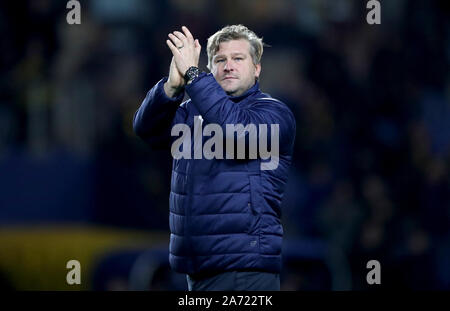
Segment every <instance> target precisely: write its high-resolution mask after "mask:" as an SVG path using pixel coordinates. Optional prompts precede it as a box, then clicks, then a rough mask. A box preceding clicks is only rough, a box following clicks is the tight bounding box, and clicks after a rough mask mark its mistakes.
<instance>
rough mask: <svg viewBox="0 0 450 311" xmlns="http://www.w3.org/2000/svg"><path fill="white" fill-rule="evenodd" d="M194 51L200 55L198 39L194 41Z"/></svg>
mask: <svg viewBox="0 0 450 311" xmlns="http://www.w3.org/2000/svg"><path fill="white" fill-rule="evenodd" d="M194 43H195V50H196V51H197V53H200V51H201V49H202V46H201V45H200V42H198V39H195V42H194Z"/></svg>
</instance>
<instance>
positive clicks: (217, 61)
mask: <svg viewBox="0 0 450 311" xmlns="http://www.w3.org/2000/svg"><path fill="white" fill-rule="evenodd" d="M223 61H224V59H223V58H220V59H216V63H222V62H223Z"/></svg>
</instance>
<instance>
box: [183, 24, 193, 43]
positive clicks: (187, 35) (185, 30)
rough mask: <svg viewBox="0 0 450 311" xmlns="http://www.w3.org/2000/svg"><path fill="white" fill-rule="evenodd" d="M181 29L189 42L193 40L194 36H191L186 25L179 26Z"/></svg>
mask: <svg viewBox="0 0 450 311" xmlns="http://www.w3.org/2000/svg"><path fill="white" fill-rule="evenodd" d="M181 29H182V30H183V32H184V34H185V35H186V38H187V39H188V40H189V41H190V42H192V41H194V37H193V36H192V34H191V32H190V31H189V29H188V28H187V27H186V26H183V27H181Z"/></svg>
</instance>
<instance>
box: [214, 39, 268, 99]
mask: <svg viewBox="0 0 450 311" xmlns="http://www.w3.org/2000/svg"><path fill="white" fill-rule="evenodd" d="M211 72H212V74H213V75H214V78H215V79H216V80H217V82H218V83H219V84H220V86H221V87H222V88H223V89H224V90H225V92H226V93H227V94H228V95H231V96H239V95H241V94H243V93H244V92H245V91H247V90H248V89H249V88H251V87H252V86H253V85H254V84H255V78H257V77H259V73H260V72H261V65H260V64H258V65H255V64H253V59H252V57H251V55H250V43H249V42H248V41H247V40H244V39H241V40H231V41H226V42H222V43H220V44H219V50H218V51H217V53H216V54H215V55H214V57H213V59H212V66H211Z"/></svg>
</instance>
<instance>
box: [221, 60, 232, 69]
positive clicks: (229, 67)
mask: <svg viewBox="0 0 450 311" xmlns="http://www.w3.org/2000/svg"><path fill="white" fill-rule="evenodd" d="M223 70H224V71H226V72H229V71H233V66H231V62H228V61H227V62H225V65H224V66H223Z"/></svg>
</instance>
